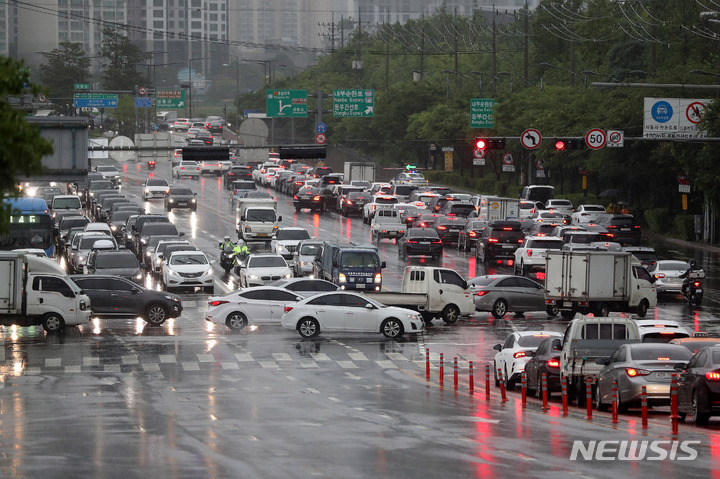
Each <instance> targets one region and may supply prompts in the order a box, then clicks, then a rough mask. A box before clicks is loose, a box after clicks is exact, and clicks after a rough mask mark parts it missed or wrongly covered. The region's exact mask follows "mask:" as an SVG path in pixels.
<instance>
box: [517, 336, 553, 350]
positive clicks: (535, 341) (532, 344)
mask: <svg viewBox="0 0 720 479" xmlns="http://www.w3.org/2000/svg"><path fill="white" fill-rule="evenodd" d="M549 337H550V335H549V334H533V335H532V336H520V337H519V338H518V346H521V347H523V348H537V347H538V346H540V343H542V342H543V341H545V340H546V339H547V338H549Z"/></svg>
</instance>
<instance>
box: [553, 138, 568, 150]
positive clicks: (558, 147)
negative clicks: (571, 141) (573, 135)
mask: <svg viewBox="0 0 720 479" xmlns="http://www.w3.org/2000/svg"><path fill="white" fill-rule="evenodd" d="M565 146H566V145H565V141H564V140H555V149H556V150H558V151H562V150H564V149H565Z"/></svg>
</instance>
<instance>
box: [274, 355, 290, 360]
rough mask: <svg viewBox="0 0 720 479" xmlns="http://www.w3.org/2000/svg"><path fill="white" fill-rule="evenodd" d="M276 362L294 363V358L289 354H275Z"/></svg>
mask: <svg viewBox="0 0 720 479" xmlns="http://www.w3.org/2000/svg"><path fill="white" fill-rule="evenodd" d="M273 357H274V358H275V361H292V358H291V357H290V355H289V354H287V353H273Z"/></svg>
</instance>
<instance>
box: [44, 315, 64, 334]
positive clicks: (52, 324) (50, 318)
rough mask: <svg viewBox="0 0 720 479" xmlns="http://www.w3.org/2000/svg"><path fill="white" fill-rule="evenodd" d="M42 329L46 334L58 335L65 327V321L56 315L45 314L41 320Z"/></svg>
mask: <svg viewBox="0 0 720 479" xmlns="http://www.w3.org/2000/svg"><path fill="white" fill-rule="evenodd" d="M42 327H43V329H44V330H45V331H47V332H48V333H59V332H60V331H62V330H63V328H64V327H65V320H64V319H63V317H62V316H60V315H59V314H57V313H46V314H45V316H43V319H42Z"/></svg>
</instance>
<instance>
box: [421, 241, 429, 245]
mask: <svg viewBox="0 0 720 479" xmlns="http://www.w3.org/2000/svg"><path fill="white" fill-rule="evenodd" d="M420 244H430V242H429V241H421V242H420Z"/></svg>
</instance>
